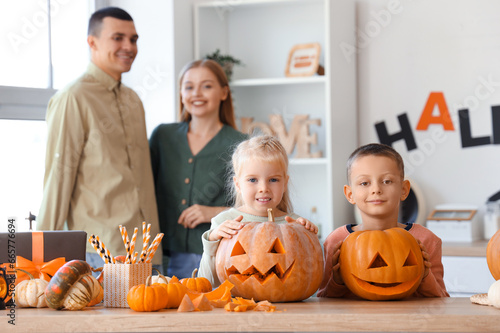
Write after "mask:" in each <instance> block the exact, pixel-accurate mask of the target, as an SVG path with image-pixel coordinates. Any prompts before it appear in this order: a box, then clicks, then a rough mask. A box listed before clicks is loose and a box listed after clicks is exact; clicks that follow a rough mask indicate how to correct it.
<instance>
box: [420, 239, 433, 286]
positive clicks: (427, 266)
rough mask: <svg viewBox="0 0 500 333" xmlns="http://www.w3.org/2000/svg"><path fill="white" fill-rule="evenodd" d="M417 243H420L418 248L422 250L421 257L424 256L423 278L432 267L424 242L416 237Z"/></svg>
mask: <svg viewBox="0 0 500 333" xmlns="http://www.w3.org/2000/svg"><path fill="white" fill-rule="evenodd" d="M417 243H418V245H420V249H421V250H422V257H424V278H425V277H426V276H427V275H429V272H430V270H431V267H432V263H431V262H430V261H429V259H430V255H429V253H427V250H426V249H425V246H424V244H422V242H421V241H420V240H418V239H417Z"/></svg>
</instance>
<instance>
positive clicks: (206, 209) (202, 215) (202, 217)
mask: <svg viewBox="0 0 500 333" xmlns="http://www.w3.org/2000/svg"><path fill="white" fill-rule="evenodd" d="M226 208H227V207H210V206H202V205H192V206H190V207H188V208H186V209H184V211H182V213H181V215H180V216H179V220H177V223H179V224H182V225H183V226H184V228H190V229H193V228H195V227H196V226H198V225H199V224H201V223H208V222H210V220H211V219H212V217H214V216H216V215H217V214H219V213H220V212H222V211H223V210H225V209H226Z"/></svg>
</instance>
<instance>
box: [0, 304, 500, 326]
mask: <svg viewBox="0 0 500 333" xmlns="http://www.w3.org/2000/svg"><path fill="white" fill-rule="evenodd" d="M274 305H276V306H277V308H276V310H277V311H276V312H257V311H248V312H241V313H237V312H226V311H225V310H224V309H221V308H217V309H214V310H213V311H206V312H184V313H179V312H177V311H176V310H175V309H172V310H161V311H159V312H134V311H132V310H130V309H115V308H104V307H102V306H95V307H92V308H85V309H84V310H81V311H67V310H64V311H56V310H52V309H48V308H45V309H15V311H14V313H13V318H14V320H15V326H13V325H11V324H9V323H8V320H12V318H9V316H8V315H7V314H9V310H7V312H5V314H6V315H1V316H0V332H103V331H107V332H158V331H176V332H180V331H184V332H194V331H198V332H199V331H202V332H208V331H211V332H214V331H231V332H237V331H243V332H251V331H266V332H270V331H276V332H278V331H280V332H291V331H293V332H305V331H330V332H333V331H344V332H346V331H361V332H362V331H365V332H366V331H383V332H391V331H412V332H464V331H466V332H498V330H499V327H500V309H497V308H494V307H492V306H485V305H478V304H473V303H471V302H470V300H469V298H465V297H457V298H448V297H447V298H425V299H424V298H419V299H416V298H415V299H408V300H402V301H382V302H372V301H364V300H348V299H332V298H317V297H311V298H309V299H307V300H305V301H302V302H295V303H275V304H274ZM1 312H3V311H0V313H1ZM10 313H11V314H12V312H10ZM11 317H12V316H11Z"/></svg>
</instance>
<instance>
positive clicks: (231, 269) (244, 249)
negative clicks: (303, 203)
mask: <svg viewBox="0 0 500 333" xmlns="http://www.w3.org/2000/svg"><path fill="white" fill-rule="evenodd" d="M216 268H217V275H218V277H219V280H220V281H221V282H223V281H225V280H226V279H228V280H229V281H230V282H231V283H232V284H234V287H233V289H232V290H231V293H232V294H233V296H240V297H244V298H248V299H250V298H253V299H254V300H256V301H261V300H267V301H270V302H292V301H300V300H303V299H306V298H308V297H309V296H311V295H312V294H314V292H315V291H316V290H317V289H318V287H319V284H320V283H321V279H322V276H323V254H322V250H321V245H320V243H319V240H318V237H317V235H316V234H315V233H313V232H311V231H309V230H307V229H306V228H304V226H303V225H301V224H299V223H285V224H277V223H275V222H250V223H248V224H247V225H245V227H243V228H242V229H241V230H240V231H239V232H238V234H237V235H236V236H234V237H232V238H231V239H223V240H222V241H221V242H220V245H219V248H218V250H217V256H216Z"/></svg>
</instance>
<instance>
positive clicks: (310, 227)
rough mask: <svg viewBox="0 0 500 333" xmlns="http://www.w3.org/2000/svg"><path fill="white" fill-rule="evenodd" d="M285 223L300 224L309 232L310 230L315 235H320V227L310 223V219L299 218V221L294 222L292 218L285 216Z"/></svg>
mask: <svg viewBox="0 0 500 333" xmlns="http://www.w3.org/2000/svg"><path fill="white" fill-rule="evenodd" d="M285 221H287V222H288V223H292V222H297V223H300V224H302V225H303V226H304V228H306V229H307V230H310V231H312V232H314V233H315V234H317V233H318V227H317V226H316V225H315V224H314V223H312V222H311V221H309V220H308V219H305V218H303V217H299V218H298V219H296V220H294V219H293V218H291V217H290V216H285Z"/></svg>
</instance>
